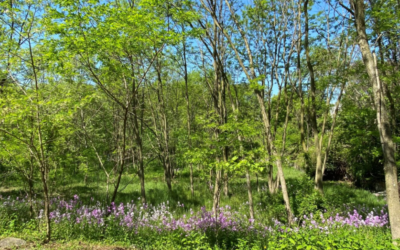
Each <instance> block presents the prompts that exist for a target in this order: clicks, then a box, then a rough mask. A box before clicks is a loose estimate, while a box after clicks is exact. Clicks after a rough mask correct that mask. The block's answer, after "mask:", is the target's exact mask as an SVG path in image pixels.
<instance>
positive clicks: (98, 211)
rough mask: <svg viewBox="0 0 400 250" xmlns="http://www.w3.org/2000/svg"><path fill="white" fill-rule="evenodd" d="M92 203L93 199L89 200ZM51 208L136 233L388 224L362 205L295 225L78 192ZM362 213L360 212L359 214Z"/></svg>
mask: <svg viewBox="0 0 400 250" xmlns="http://www.w3.org/2000/svg"><path fill="white" fill-rule="evenodd" d="M91 201H92V203H93V199H91ZM24 204H25V206H28V205H29V202H27V200H26V198H25V199H16V200H10V198H7V199H4V198H2V197H0V211H2V210H3V209H11V208H13V207H18V206H19V207H20V206H23V205H24ZM51 206H52V210H51V213H50V218H51V220H52V221H53V222H54V223H55V224H56V225H74V226H78V227H81V228H92V229H96V228H103V227H107V226H108V225H114V226H117V227H118V228H120V229H121V230H127V231H133V232H138V231H139V230H152V231H155V232H158V233H166V232H171V231H175V230H183V231H184V232H187V233H189V232H192V231H197V232H211V233H212V232H217V231H221V230H224V231H229V232H241V233H256V234H260V235H263V236H265V235H267V234H271V233H272V234H274V233H283V232H292V233H296V232H298V231H299V230H305V229H310V230H314V229H316V230H320V231H321V232H329V230H331V229H335V228H338V227H344V226H350V227H355V228H359V227H386V226H388V223H389V222H388V214H387V209H386V208H383V209H381V210H380V211H379V212H377V211H376V210H373V211H369V212H368V211H367V209H366V208H365V207H364V208H358V209H353V210H352V211H350V212H348V213H347V214H345V215H339V214H336V215H327V214H322V213H321V214H320V215H319V216H314V215H313V214H310V215H308V216H303V217H302V218H295V221H296V223H297V226H296V227H292V228H289V227H285V226H284V225H283V224H282V223H281V222H280V221H278V220H276V219H273V220H272V221H269V224H266V223H261V222H258V221H257V220H252V219H248V218H247V216H246V214H244V213H240V212H238V211H233V210H232V209H231V208H230V207H229V206H225V207H220V208H219V209H218V211H217V213H216V214H214V213H213V212H211V211H208V210H207V209H206V208H205V207H202V208H201V210H200V211H198V212H194V211H193V210H192V209H186V211H187V213H185V214H183V215H178V213H176V212H172V210H171V208H170V206H169V203H168V202H167V203H162V204H160V205H158V206H153V205H148V204H141V205H136V204H135V202H134V201H131V202H128V203H126V204H123V203H120V204H115V203H111V205H110V206H104V205H103V204H101V203H100V202H97V203H95V204H94V205H90V206H88V205H84V204H82V202H81V200H80V198H79V196H78V195H75V196H74V197H73V199H71V200H69V201H65V200H63V199H61V198H59V197H58V198H53V199H52V200H51ZM177 209H178V210H183V209H184V205H183V204H182V203H178V205H177ZM361 214H364V215H361ZM42 217H43V211H42V210H41V211H40V212H39V216H38V217H37V219H38V220H41V219H42Z"/></svg>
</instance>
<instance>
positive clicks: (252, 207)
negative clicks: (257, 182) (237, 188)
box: [246, 168, 254, 223]
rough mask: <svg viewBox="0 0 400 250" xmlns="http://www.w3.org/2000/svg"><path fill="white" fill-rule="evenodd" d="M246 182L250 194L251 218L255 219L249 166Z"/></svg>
mask: <svg viewBox="0 0 400 250" xmlns="http://www.w3.org/2000/svg"><path fill="white" fill-rule="evenodd" d="M246 184H247V194H248V197H249V210H250V219H252V220H254V205H253V194H252V192H251V180H250V171H249V168H246ZM252 223H253V222H252Z"/></svg>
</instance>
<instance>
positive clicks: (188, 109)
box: [182, 26, 194, 197]
mask: <svg viewBox="0 0 400 250" xmlns="http://www.w3.org/2000/svg"><path fill="white" fill-rule="evenodd" d="M182 30H184V26H182ZM182 44H183V66H184V80H185V98H186V114H187V131H188V139H187V142H188V147H189V150H192V141H191V138H190V137H191V124H190V122H191V117H190V99H189V86H188V84H189V81H188V71H187V60H186V42H185V41H183V42H182ZM189 168H190V193H191V195H192V197H193V196H194V187H193V164H192V163H189Z"/></svg>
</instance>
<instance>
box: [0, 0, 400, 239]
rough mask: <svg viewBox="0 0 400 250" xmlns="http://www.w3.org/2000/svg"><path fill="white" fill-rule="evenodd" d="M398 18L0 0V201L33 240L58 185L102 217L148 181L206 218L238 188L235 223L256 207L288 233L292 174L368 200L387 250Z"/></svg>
mask: <svg viewBox="0 0 400 250" xmlns="http://www.w3.org/2000/svg"><path fill="white" fill-rule="evenodd" d="M399 8H400V4H399V2H398V1H395V0H371V1H365V2H364V1H363V0H350V1H334V0H332V1H331V0H326V1H311V0H302V1H291V0H252V1H238V0H192V1H191V0H185V1H182V0H176V1H175V0H115V1H114V0H79V1H67V0H54V1H48V0H30V1H20V0H9V1H2V2H0V24H1V26H0V62H1V63H0V171H1V172H0V188H1V187H3V188H5V189H4V190H6V188H7V187H8V186H14V187H15V186H18V187H19V188H20V190H23V193H24V194H25V195H26V197H27V204H28V205H27V206H28V210H29V216H30V218H36V217H37V216H39V215H38V213H39V211H40V209H43V215H41V216H43V218H44V221H43V223H44V225H45V229H43V228H42V229H41V230H45V231H46V233H45V235H46V236H45V237H44V238H45V241H49V240H50V239H51V237H52V231H53V230H52V226H53V225H55V224H53V223H52V221H51V220H52V216H51V213H52V211H53V209H52V205H53V204H54V200H53V198H54V197H59V196H60V194H61V195H67V197H66V198H69V197H68V194H67V193H65V190H66V187H68V186H69V185H70V184H71V183H80V184H79V185H81V186H82V187H87V189H84V188H83V189H82V190H83V191H82V194H81V193H79V194H78V195H80V196H81V195H84V194H83V193H85V194H86V195H88V197H90V196H92V195H95V194H97V195H98V192H100V191H99V190H101V196H99V197H101V199H102V202H104V204H105V205H107V206H109V205H110V204H112V206H114V204H116V202H120V201H125V200H126V198H123V197H126V195H127V193H123V191H124V190H125V189H126V188H127V187H128V186H129V185H133V184H134V183H136V184H137V185H136V184H135V189H134V190H133V189H132V190H133V191H132V192H131V193H129V194H128V200H138V199H139V200H138V202H140V203H141V204H149V203H150V204H151V203H152V202H154V200H153V198H150V199H149V195H150V197H153V196H154V195H153V194H152V193H151V192H156V191H155V189H154V186H153V184H151V188H149V184H148V183H149V182H151V183H153V182H152V178H154V173H160V176H159V177H160V178H159V179H158V181H162V183H163V184H162V186H163V188H162V189H160V190H162V192H164V193H165V195H166V196H168V197H170V198H171V197H174V195H178V196H179V192H181V191H182V187H184V188H183V189H184V190H185V191H188V196H187V197H188V198H187V199H188V200H192V201H193V202H194V201H195V200H196V199H197V198H198V197H203V195H204V193H205V192H206V193H209V195H208V196H207V197H208V198H207V199H208V200H209V202H210V203H208V204H210V206H209V207H207V208H208V209H210V211H211V212H212V214H213V215H215V216H216V215H217V214H218V213H219V211H220V210H219V209H220V208H221V207H223V206H222V205H221V204H222V202H221V199H231V197H234V196H235V195H237V194H236V193H235V192H236V188H233V187H234V185H236V184H235V183H237V182H238V181H240V180H243V183H244V185H243V186H242V189H245V190H246V191H245V195H244V196H241V197H242V198H241V199H244V200H241V202H247V205H246V212H244V214H247V216H248V218H250V220H253V221H254V220H257V219H259V218H260V216H259V215H258V214H259V213H261V212H259V211H258V210H257V209H259V208H258V205H257V202H259V201H260V198H258V197H259V196H260V195H262V194H263V193H265V194H267V197H269V198H266V202H267V203H271V204H275V203H274V202H276V201H274V199H278V200H279V202H278V203H277V204H279V206H284V208H283V209H282V211H284V216H283V217H284V218H281V221H282V223H284V224H286V225H288V226H293V225H296V223H298V221H297V220H298V217H299V215H301V214H299V208H298V206H297V205H296V204H297V203H296V202H297V201H296V200H294V198H293V197H294V196H293V194H292V193H291V190H292V191H293V190H294V189H293V187H292V186H293V182H292V183H290V182H288V181H287V176H286V174H285V173H287V171H297V172H299V173H303V174H304V176H305V177H304V178H306V179H307V180H312V182H313V184H312V185H311V187H312V189H315V190H316V192H314V191H313V190H312V189H310V191H307V192H309V193H312V195H313V196H312V197H321V199H323V197H324V196H325V193H326V191H325V190H326V188H324V185H325V184H324V182H326V181H345V182H351V183H353V185H354V187H357V188H362V189H366V190H376V189H382V187H383V189H385V190H386V194H387V198H386V201H387V205H388V216H389V217H388V219H389V222H390V231H391V237H392V239H393V240H397V239H399V238H400V202H399V190H398V173H397V168H398V166H399V164H400V163H399V157H398V154H399V152H400V151H399V146H398V144H399V143H400V134H399V131H400V126H399V122H400V114H399V112H398V110H399V105H400V102H399V95H400V75H399V72H400V71H399V67H400V44H399V41H400V37H399V34H400V9H399ZM148 176H150V177H148ZM310 182H311V181H308V182H307V183H308V184H304V185H303V184H302V185H303V187H304V188H305V186H307V185H309V183H310ZM381 183H385V184H381ZM90 185H97V186H96V187H97V188H93V189H92V188H89V187H91V186H90ZM182 185H183V186H182ZM383 185H385V186H383ZM300 186H301V185H300ZM381 186H382V187H381ZM177 187H179V188H177ZM303 187H302V188H303ZM4 190H3V191H4ZM338 190H339V189H338ZM0 191H1V190H0ZM378 191H381V190H378ZM4 192H5V191H4ZM18 192H22V191H18ZM334 192H335V191H334ZM0 194H1V192H0ZM69 195H73V194H69ZM121 195H122V196H123V197H121ZM39 197H40V198H39ZM196 197H197V198H196ZM273 197H277V198H273ZM310 197H311V196H310ZM37 199H40V200H41V201H42V203H41V205H40V206H41V207H40V208H37V207H36V206H37V205H35V204H36V203H35V202H36V201H35V200H37ZM268 199H269V200H268ZM315 199H320V198H315ZM202 202H203V203H204V202H205V201H202ZM193 204H194V203H193ZM224 204H225V203H224ZM260 204H261V203H260ZM274 206H275V205H274ZM277 206H278V205H277ZM325 208H326V207H318V206H317V205H316V208H315V209H316V211H317V210H318V211H319V210H321V211H322V210H323V209H325ZM260 211H261V210H260ZM307 211H308V210H307ZM309 211H310V212H311V211H314V210H309ZM110 214H112V210H110V212H109V213H107V212H106V214H105V216H109V215H110ZM251 223H252V222H251ZM55 226H56V227H57V225H55ZM57 237H58V236H57Z"/></svg>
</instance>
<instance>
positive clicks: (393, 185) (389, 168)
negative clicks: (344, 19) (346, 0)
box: [350, 0, 400, 240]
mask: <svg viewBox="0 0 400 250" xmlns="http://www.w3.org/2000/svg"><path fill="white" fill-rule="evenodd" d="M350 3H351V5H352V8H353V10H354V17H355V26H356V29H357V34H358V44H359V46H360V50H361V53H362V58H363V61H364V65H365V68H366V70H367V73H368V77H369V80H370V83H371V85H372V87H373V92H374V103H375V109H376V116H377V119H376V120H377V124H378V130H379V136H380V141H381V145H382V152H383V157H384V171H385V181H386V194H387V203H388V208H389V220H390V229H391V232H392V239H393V240H398V239H400V201H399V191H398V182H397V166H396V161H395V144H394V142H393V139H392V131H391V129H392V128H391V124H390V118H389V114H388V111H387V108H386V103H385V98H384V95H383V88H382V86H381V82H380V79H379V75H378V69H377V65H376V56H375V54H374V55H373V54H372V53H371V50H370V47H369V44H368V38H367V33H366V26H365V6H364V1H363V0H351V1H350ZM382 84H384V83H382Z"/></svg>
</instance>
